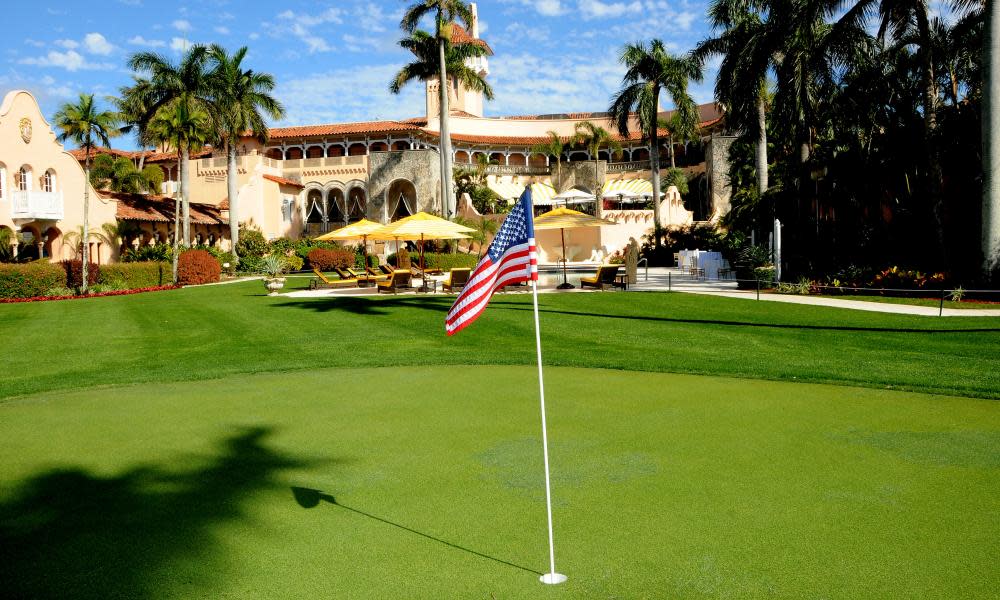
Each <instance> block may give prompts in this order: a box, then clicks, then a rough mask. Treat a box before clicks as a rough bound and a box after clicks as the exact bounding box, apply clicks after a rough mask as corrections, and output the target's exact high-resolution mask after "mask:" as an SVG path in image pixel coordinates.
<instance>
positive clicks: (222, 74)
mask: <svg viewBox="0 0 1000 600" xmlns="http://www.w3.org/2000/svg"><path fill="white" fill-rule="evenodd" d="M246 54H247V47H246V46H243V47H242V48H240V49H239V50H237V51H236V52H234V53H233V54H232V55H230V54H229V53H228V52H226V49H225V48H223V47H222V46H219V45H217V44H216V45H213V46H212V47H211V49H210V50H209V58H210V60H211V61H212V63H213V64H214V66H213V68H212V72H211V74H210V76H209V78H210V87H211V89H212V96H213V98H214V103H213V108H214V109H215V110H216V111H218V117H217V118H218V125H219V128H220V130H221V131H220V133H221V136H220V137H221V138H222V139H223V141H224V142H225V144H226V157H227V161H226V166H227V170H226V183H227V184H228V194H229V235H230V239H231V241H232V245H233V255H234V256H236V244H237V242H239V237H240V219H239V188H238V184H239V180H238V178H237V174H236V143H237V142H238V141H239V139H240V136H242V135H245V133H246V132H247V131H249V132H251V133H252V134H253V137H255V138H257V139H258V140H259V141H260V143H261V144H265V143H267V138H268V127H267V123H266V122H265V121H264V114H266V115H267V116H268V117H270V118H271V119H280V118H282V117H283V116H285V109H284V107H283V106H282V105H281V103H280V102H278V101H277V100H275V99H274V97H273V96H271V92H272V91H273V90H274V77H272V76H271V75H270V74H268V73H258V72H256V71H253V70H251V69H244V68H243V59H244V58H245V57H246ZM262 113H264V114H262ZM236 261H237V263H238V262H239V256H236Z"/></svg>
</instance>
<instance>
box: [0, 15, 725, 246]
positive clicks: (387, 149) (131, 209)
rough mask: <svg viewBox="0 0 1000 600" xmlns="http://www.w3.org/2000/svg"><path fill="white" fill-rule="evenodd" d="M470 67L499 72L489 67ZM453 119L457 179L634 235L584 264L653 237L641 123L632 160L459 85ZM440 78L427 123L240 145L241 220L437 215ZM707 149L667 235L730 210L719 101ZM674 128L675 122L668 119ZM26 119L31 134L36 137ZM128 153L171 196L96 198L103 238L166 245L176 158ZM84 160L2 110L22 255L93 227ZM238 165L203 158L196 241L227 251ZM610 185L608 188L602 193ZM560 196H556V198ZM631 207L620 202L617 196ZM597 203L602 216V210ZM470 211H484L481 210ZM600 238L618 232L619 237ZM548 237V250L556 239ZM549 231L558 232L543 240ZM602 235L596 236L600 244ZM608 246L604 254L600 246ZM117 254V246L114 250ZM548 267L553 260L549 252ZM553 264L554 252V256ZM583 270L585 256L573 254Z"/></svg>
mask: <svg viewBox="0 0 1000 600" xmlns="http://www.w3.org/2000/svg"><path fill="white" fill-rule="evenodd" d="M453 41H454V43H457V44H462V43H468V44H478V45H482V46H484V47H485V48H486V49H487V50H488V51H489V52H490V54H491V53H492V51H490V50H489V46H488V45H487V43H486V42H485V41H483V40H482V39H480V38H479V35H478V25H477V24H476V23H475V22H474V23H473V26H472V28H471V31H466V30H465V29H463V28H461V27H457V26H456V27H454V29H453ZM470 66H472V67H473V68H475V69H476V70H477V71H478V72H479V73H480V74H481V75H483V76H484V77H486V76H488V75H489V62H488V58H487V57H482V58H477V59H473V60H472V61H471V64H470ZM448 90H449V98H450V108H451V118H450V121H449V124H450V131H451V142H452V152H453V163H454V166H455V169H456V170H458V169H460V168H462V167H469V168H471V167H472V166H473V165H475V164H476V163H477V158H478V157H479V156H482V157H486V158H488V159H489V166H487V167H486V175H487V179H486V181H487V185H489V187H490V188H492V189H493V190H494V191H495V192H497V194H498V195H499V196H500V197H501V198H504V199H507V200H511V201H512V200H513V199H515V198H516V197H517V196H519V195H520V193H521V191H522V190H523V189H524V187H525V186H526V185H531V184H540V185H539V186H537V188H536V189H539V190H543V193H541V194H536V202H538V203H541V204H545V203H546V202H548V203H549V204H551V203H552V202H553V201H552V200H551V199H550V198H551V196H552V195H555V194H558V193H562V192H565V191H567V190H569V189H573V188H576V189H578V190H581V191H583V192H586V193H587V194H591V195H594V194H595V193H597V194H599V195H601V196H603V197H604V198H605V201H604V202H599V203H591V204H592V206H591V208H592V209H593V210H591V212H595V213H597V214H600V215H601V216H603V217H604V218H607V219H610V220H613V221H615V222H617V223H620V224H621V225H623V227H620V228H617V230H616V231H615V232H611V231H608V232H605V235H603V237H602V232H600V231H596V232H588V233H587V235H590V236H591V238H588V239H587V240H582V239H581V240H580V242H581V243H580V244H577V245H578V246H579V247H580V252H581V253H580V256H578V257H575V259H577V260H588V259H589V260H600V259H601V257H603V256H607V254H609V253H611V252H614V251H615V250H617V249H620V248H621V247H623V246H624V245H625V244H626V243H627V242H628V239H629V237H634V238H636V239H640V238H641V236H642V235H643V234H644V233H646V232H648V231H649V230H651V229H652V227H653V223H652V213H653V211H652V210H650V209H649V202H651V201H653V199H652V198H651V195H650V194H649V190H650V189H651V187H650V186H649V183H648V180H649V177H650V163H649V147H648V144H646V142H645V141H644V140H642V138H641V135H640V134H639V133H638V130H639V127H638V123H637V121H636V122H635V123H634V124H633V126H632V127H630V129H632V130H633V133H632V135H630V136H629V137H622V136H618V138H617V139H618V141H619V143H620V144H621V146H622V152H621V153H620V154H616V155H610V154H609V153H608V152H607V151H606V150H601V151H600V152H598V154H597V156H592V155H591V154H590V153H589V152H588V151H587V150H586V149H585V148H582V147H575V146H572V145H571V144H570V141H571V139H572V137H573V135H574V133H575V131H576V126H577V124H578V123H581V122H584V121H590V122H592V123H594V124H596V125H599V126H601V127H604V128H605V129H608V130H609V131H611V132H612V133H615V132H616V130H615V127H614V125H613V124H612V123H610V122H609V120H608V118H607V115H606V114H605V113H596V112H595V113H570V114H538V115H517V116H507V117H491V116H486V115H485V113H484V99H483V97H482V94H480V93H478V92H475V91H471V90H468V89H466V88H465V87H464V86H462V85H460V84H456V83H455V82H454V81H453V82H452V83H451V85H449V87H448ZM438 94H439V90H438V81H437V80H433V81H430V82H428V83H427V84H426V114H425V115H424V116H420V117H414V118H410V119H404V120H381V121H365V122H355V123H331V124H323V125H306V126H296V127H276V128H272V129H271V130H270V135H269V139H268V141H267V143H265V144H261V143H260V142H259V141H258V140H256V139H254V138H252V137H249V136H248V137H246V138H244V139H242V140H241V141H240V144H239V147H238V154H239V155H238V158H237V167H238V168H237V171H238V177H239V182H238V186H237V187H238V190H239V198H238V210H239V215H238V218H239V220H240V221H241V222H252V224H253V225H254V226H256V227H259V228H260V229H261V231H262V232H263V234H264V236H265V237H267V238H269V239H274V238H278V237H289V238H301V237H307V236H315V235H318V234H321V233H324V232H327V231H330V230H332V229H336V228H338V227H341V226H343V225H345V224H348V223H351V222H353V221H357V220H359V219H362V218H367V219H369V220H373V221H379V222H383V223H387V222H390V221H393V220H396V219H399V218H402V217H405V216H408V215H410V214H414V213H416V212H418V211H428V212H438V211H439V210H440V207H441V197H440V196H441V186H440V167H439V155H438V149H439V141H440V135H439V133H438V132H439V131H440V123H439V116H438ZM699 113H700V121H701V123H700V137H701V139H700V140H697V141H693V142H688V143H685V144H675V145H674V148H673V152H674V156H675V161H676V164H677V166H678V167H679V168H681V169H683V170H684V171H685V172H686V174H687V175H688V178H689V181H690V182H691V183H690V186H689V187H690V193H689V194H688V195H687V197H686V198H685V199H684V200H683V201H682V200H681V198H680V196H679V194H677V191H676V189H675V188H670V189H668V190H665V194H664V195H663V198H662V199H661V200H659V201H660V202H661V221H662V223H661V224H662V225H664V226H669V225H680V224H686V223H690V222H692V221H700V220H712V219H716V218H718V217H719V216H720V215H722V214H725V212H726V211H727V210H728V198H729V188H728V180H727V171H728V149H729V145H730V143H731V142H732V137H731V136H727V135H724V131H723V127H722V122H721V118H720V113H719V111H718V109H717V108H716V106H715V105H714V104H706V105H702V106H700V107H699ZM661 117H662V118H669V112H663V113H662V114H661ZM25 123H28V125H27V129H28V130H29V132H33V133H30V134H29V135H27V136H26V135H25V131H24V130H25ZM548 132H556V133H557V134H558V135H559V136H560V137H561V138H562V139H563V142H564V144H565V145H566V150H565V151H564V153H563V155H562V156H561V157H560V165H559V168H558V169H557V167H556V162H557V161H556V157H553V156H547V155H544V154H540V153H536V152H533V151H532V147H533V146H535V145H537V144H539V143H543V142H547V141H548V139H549V134H548ZM668 143H669V142H668V138H667V132H666V131H664V132H662V137H661V148H660V157H661V158H660V162H661V169H663V171H664V172H665V170H666V169H667V168H668V167H669V166H670V148H669V146H668ZM100 151H101V152H110V153H113V154H116V155H123V156H128V157H129V158H132V159H134V160H135V161H136V162H138V161H139V159H140V158H141V159H142V160H143V162H144V163H145V164H154V165H158V166H160V167H161V168H162V170H163V172H164V179H165V181H164V183H163V187H162V190H161V194H160V195H128V194H112V193H106V192H99V191H96V190H93V189H91V203H90V210H91V213H90V223H91V229H92V230H100V229H101V227H102V225H105V224H108V223H111V224H114V223H116V222H118V221H132V222H133V223H134V224H135V225H137V226H138V227H137V228H136V227H133V228H131V229H133V230H137V231H139V232H141V233H137V234H134V235H133V236H132V237H130V238H129V239H127V240H125V243H126V244H128V245H130V246H132V247H136V246H138V245H140V244H155V243H158V242H168V241H169V240H171V239H172V235H173V233H172V232H173V220H174V219H173V211H174V202H175V200H174V198H175V196H176V195H177V194H178V193H179V183H178V181H179V179H180V177H179V172H178V171H179V168H178V163H177V156H176V153H173V152H149V151H146V152H144V153H142V152H127V151H120V150H111V151H109V150H103V149H102V150H100ZM83 158H84V157H83V153H82V152H81V151H79V150H73V151H70V152H64V151H63V150H62V147H61V146H60V145H59V144H58V143H57V142H56V141H55V133H54V132H53V131H52V129H51V127H50V126H49V125H48V124H47V122H46V121H45V119H44V117H43V116H42V115H41V113H40V111H39V109H38V105H37V103H36V102H35V100H34V98H33V97H32V96H31V94H30V93H28V92H25V91H12V92H10V93H8V94H7V95H6V97H5V98H4V100H3V104H2V105H0V228H5V227H6V228H10V229H12V230H13V231H14V232H15V233H16V235H14V236H12V239H13V240H14V243H15V244H17V245H18V250H19V251H20V252H21V254H22V256H23V255H24V254H25V253H27V254H28V255H35V256H37V257H50V258H52V259H53V260H60V259H64V258H68V257H70V255H71V254H72V253H73V251H74V250H75V249H73V248H69V247H68V245H67V248H63V241H64V240H63V238H64V236H65V235H66V234H67V233H68V232H70V231H74V230H80V228H81V226H82V203H83V199H82V197H83V186H84V185H87V183H86V182H85V181H84V175H83V170H82V168H81V164H82V161H83ZM226 173H227V158H226V155H225V152H224V150H223V149H222V148H217V149H211V148H207V147H206V149H205V150H203V151H202V152H200V153H196V154H194V155H193V156H192V160H191V173H190V182H191V202H192V204H191V208H192V210H191V222H192V237H193V238H194V239H193V240H192V242H193V243H199V244H210V245H217V246H220V247H222V248H228V245H229V227H228V221H229V207H230V199H229V198H228V197H227V183H226ZM598 188H599V189H598ZM544 190H548V191H549V193H544ZM625 190H627V191H630V192H632V193H633V198H634V197H635V196H634V194H635V193H636V192H638V194H639V196H640V197H641V196H642V194H644V193H645V194H646V196H647V201H646V202H637V203H636V202H633V203H622V202H617V203H616V202H614V198H615V194H616V193H619V191H625ZM619 199H621V198H620V197H619ZM594 204H597V206H593V205H594ZM458 205H459V213H460V214H464V215H465V216H474V214H475V209H474V208H472V207H471V204H470V203H468V202H467V201H466V202H463V200H462V199H459V202H458ZM469 213H472V214H469ZM599 229H601V230H604V229H608V230H612V229H616V228H612V227H607V228H604V227H602V228H599ZM542 233H543V232H539V234H540V235H539V245H540V247H541V248H542V250H543V252H544V250H546V246H547V243H546V241H545V239H543V236H542V235H541V234H542ZM544 233H548V232H544ZM595 236H596V237H595ZM90 243H91V247H92V249H93V251H94V252H93V253H92V255H93V256H94V260H95V261H109V260H115V259H116V257H117V253H118V251H119V248H114V247H108V246H109V244H108V243H107V242H106V241H105V242H103V243H101V242H98V241H92V242H90ZM595 244H596V247H599V248H600V249H601V252H599V253H597V254H596V255H595V254H594V252H593V248H592V247H595ZM111 245H112V246H113V245H114V244H111ZM543 258H545V257H544V254H543ZM548 258H549V259H550V260H551V259H553V258H554V257H553V256H551V255H550V256H549V257H548ZM570 259H571V260H574V257H570Z"/></svg>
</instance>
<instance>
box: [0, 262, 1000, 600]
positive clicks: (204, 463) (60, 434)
mask: <svg viewBox="0 0 1000 600" xmlns="http://www.w3.org/2000/svg"><path fill="white" fill-rule="evenodd" d="M304 281H305V280H303V282H304ZM298 283H299V282H297V283H296V285H297V284H298ZM262 294H263V290H262V286H261V285H260V283H259V282H251V283H241V284H234V285H226V286H217V287H205V288H189V289H184V290H178V291H170V292H159V293H154V294H145V295H137V296H126V297H118V298H102V299H95V300H86V301H72V302H50V303H40V304H25V305H9V306H0V335H3V339H5V340H8V341H9V343H10V344H11V346H10V348H9V349H10V352H8V353H7V354H6V358H5V362H6V367H5V372H4V377H3V379H2V380H0V397H2V398H4V399H2V400H0V438H2V439H3V440H4V444H3V453H2V456H0V458H2V461H0V581H2V582H3V586H4V589H5V592H4V596H5V597H13V598H139V599H142V598H191V597H211V598H221V597H227V598H303V597H310V596H312V597H338V598H339V597H343V598H491V597H495V598H540V597H559V598H615V597H617V598H660V597H670V598H715V597H732V598H743V597H787V598H802V597H836V598H871V597H948V598H952V597H988V596H989V595H990V594H993V593H994V592H995V590H996V589H997V588H998V587H1000V577H998V575H997V573H996V569H995V568H994V562H995V556H996V553H995V550H996V539H998V537H1000V500H998V498H1000V405H997V400H996V398H998V397H1000V380H998V375H997V373H998V372H1000V321H998V320H994V319H989V318H940V319H939V318H920V317H907V316H894V315H885V314H877V313H866V312H860V311H844V310H836V309H828V308H818V307H809V306H799V305H787V304H779V303H768V302H751V301H746V300H739V299H726V298H711V297H704V296H695V295H686V294H653V293H641V294H640V293H635V294H633V293H628V294H623V293H602V294H567V295H543V296H542V297H541V300H540V303H541V308H542V317H541V318H542V328H543V335H544V341H543V343H544V351H545V357H546V362H547V363H548V364H550V365H554V366H551V367H549V368H548V369H547V375H548V381H547V384H548V385H547V391H548V394H547V396H548V403H549V420H550V435H551V442H552V448H551V450H552V467H553V477H554V479H553V486H554V490H553V491H554V495H555V519H556V541H557V562H558V566H559V570H560V571H562V572H564V573H566V574H567V575H568V576H569V581H568V582H567V583H566V584H565V585H563V586H558V587H543V586H542V585H541V584H539V583H538V581H537V577H538V575H537V573H538V572H541V571H544V570H545V569H546V563H547V556H546V539H545V512H544V490H543V482H542V475H541V473H542V471H541V443H540V439H539V417H538V407H537V388H536V387H535V386H536V380H535V371H534V369H533V367H532V364H533V363H532V361H533V358H534V346H533V339H532V337H531V334H532V324H531V313H530V306H531V305H530V297H529V296H526V295H509V296H505V297H498V298H496V299H495V300H494V303H493V305H492V306H491V308H490V309H488V311H487V313H486V315H485V316H484V318H483V319H481V320H480V322H478V323H476V325H475V326H473V327H472V328H470V329H468V330H467V331H465V332H463V333H462V334H460V335H459V336H457V337H455V338H446V337H445V336H444V333H443V316H444V311H445V310H446V309H447V307H448V304H449V300H448V299H446V298H435V297H426V298H425V297H421V298H416V297H406V298H379V299H366V298H351V299H344V298H341V299H293V298H287V297H277V298H267V297H264V296H263V295H262ZM802 382H810V383H802ZM887 388H894V389H887ZM899 390H910V391H899ZM928 392H930V393H928ZM962 396H964V397H962Z"/></svg>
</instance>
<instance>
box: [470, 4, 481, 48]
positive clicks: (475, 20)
mask: <svg viewBox="0 0 1000 600" xmlns="http://www.w3.org/2000/svg"><path fill="white" fill-rule="evenodd" d="M469 8H471V9H472V31H470V32H469V33H471V34H472V37H473V38H476V39H478V38H479V10H478V9H477V8H476V3H475V2H473V3H471V4H469Z"/></svg>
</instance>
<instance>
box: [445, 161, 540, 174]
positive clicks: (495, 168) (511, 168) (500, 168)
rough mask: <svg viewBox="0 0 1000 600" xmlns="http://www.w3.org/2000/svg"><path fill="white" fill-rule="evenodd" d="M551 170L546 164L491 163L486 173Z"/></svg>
mask: <svg viewBox="0 0 1000 600" xmlns="http://www.w3.org/2000/svg"><path fill="white" fill-rule="evenodd" d="M455 164H456V165H464V164H469V163H455ZM470 166H471V165H470ZM551 171H552V168H551V167H547V166H545V165H537V166H536V165H489V166H488V167H486V173H487V174H489V175H548V174H549V173H550V172H551Z"/></svg>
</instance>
